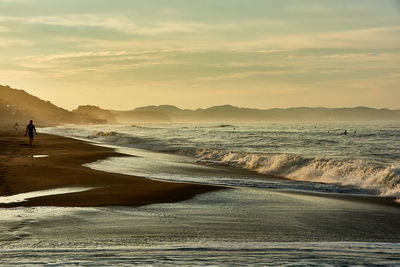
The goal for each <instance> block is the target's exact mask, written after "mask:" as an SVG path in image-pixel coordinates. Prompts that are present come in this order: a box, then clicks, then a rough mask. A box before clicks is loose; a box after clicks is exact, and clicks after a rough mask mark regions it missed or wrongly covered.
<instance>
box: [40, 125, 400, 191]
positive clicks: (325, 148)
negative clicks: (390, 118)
mask: <svg viewBox="0 0 400 267" xmlns="http://www.w3.org/2000/svg"><path fill="white" fill-rule="evenodd" d="M42 131H43V132H47V133H52V134H59V135H63V136H70V137H74V138H80V139H84V140H90V141H93V142H98V143H100V144H108V145H114V146H118V147H121V148H136V149H141V150H144V151H142V152H141V153H146V151H153V152H162V153H168V154H171V155H179V156H186V158H181V159H177V158H176V159H175V160H177V161H183V162H186V163H187V162H190V163H195V164H200V165H205V166H226V167H232V168H236V169H245V170H250V171H252V172H254V173H258V174H262V175H265V176H268V177H269V179H266V178H265V177H264V178H265V179H257V180H252V179H219V180H218V179H217V178H215V177H214V178H213V179H209V177H202V176H201V175H200V176H198V177H194V176H193V174H192V173H188V174H187V175H185V173H182V172H178V173H173V174H171V173H168V172H163V171H162V170H154V169H152V168H148V169H147V170H143V171H144V172H138V171H136V172H135V171H134V170H133V168H132V165H135V163H132V162H131V161H132V160H129V159H126V158H113V159H108V160H105V161H100V162H97V163H96V164H91V165H90V166H92V167H93V168H97V169H102V170H108V171H111V172H123V173H125V174H134V175H146V177H148V176H150V177H152V178H158V179H165V180H179V181H190V182H194V181H196V182H200V183H211V184H217V185H230V186H245V185H246V186H250V187H261V188H263V187H264V188H265V187H268V188H271V187H273V188H277V189H288V190H291V189H293V190H307V191H309V190H311V191H318V192H324V193H346V194H367V195H376V196H382V197H393V198H400V123H398V122H365V123H362V122H293V123H290V122H283V123H278V122H274V123H263V124H261V123H258V124H244V123H237V124H217V123H208V124H135V125H93V126H84V127H55V128H46V129H42ZM345 131H346V132H347V134H344V132H345ZM137 153H139V152H137ZM128 154H129V153H128ZM113 166H114V167H115V166H118V170H113V169H112V168H113ZM133 172H135V173H133ZM273 178H286V179H287V180H283V181H282V180H278V179H273Z"/></svg>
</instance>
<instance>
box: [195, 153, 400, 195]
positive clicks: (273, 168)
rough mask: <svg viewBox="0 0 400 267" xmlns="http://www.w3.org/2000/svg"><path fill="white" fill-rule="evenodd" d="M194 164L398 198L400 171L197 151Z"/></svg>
mask: <svg viewBox="0 0 400 267" xmlns="http://www.w3.org/2000/svg"><path fill="white" fill-rule="evenodd" d="M196 158H197V162H199V163H205V164H220V165H226V166H232V167H235V168H243V169H248V170H252V171H256V172H258V173H262V174H269V175H274V176H280V177H284V178H289V179H293V180H298V181H310V182H323V183H336V184H340V185H351V186H357V187H360V188H365V189H374V190H377V191H378V192H379V194H380V195H381V196H390V197H396V198H400V167H399V166H395V165H390V166H385V165H383V164H377V163H369V162H365V161H363V160H355V161H347V160H339V159H328V158H324V157H315V158H306V157H301V156H298V155H291V154H260V153H244V152H232V151H223V150H219V151H218V150H211V149H200V150H198V151H197V152H196Z"/></svg>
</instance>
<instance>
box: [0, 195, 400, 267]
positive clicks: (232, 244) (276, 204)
mask: <svg viewBox="0 0 400 267" xmlns="http://www.w3.org/2000/svg"><path fill="white" fill-rule="evenodd" d="M399 216H400V209H398V208H396V207H390V206H382V205H377V204H370V203H362V202H353V201H347V200H338V199H329V198H324V197H318V196H314V197H310V196H305V195H299V194H288V193H279V192H275V191H270V190H265V189H249V188H243V189H231V190H225V191H218V192H211V193H206V194H202V195H198V196H196V197H195V198H194V199H191V200H187V201H183V202H180V203H172V204H155V205H149V206H145V207H139V208H132V207H104V208H52V207H38V208H13V209H0V218H1V219H0V228H1V231H0V247H1V251H2V257H1V263H2V264H9V265H13V264H17V263H18V264H22V263H24V264H38V265H40V264H44V263H48V264H59V265H67V264H70V265H73V264H79V265H95V266H96V265H99V264H100V265H122V264H127V265H128V264H136V265H146V264H147V265H168V266H173V265H184V266H185V265H196V266H209V265H214V266H215V265H217V266H232V265H235V266H244V265H258V266H265V265H271V266H292V265H293V264H296V265H302V266H309V265H315V266H321V265H322V264H325V265H327V266H330V265H338V264H342V265H351V264H353V265H357V266H363V265H365V266H367V265H370V266H371V265H378V264H385V265H392V266H396V265H398V264H399V263H400V261H399V256H400V245H399V243H398V242H399V241H400V233H399V232H398V231H397V230H398V229H399V227H400V222H399V220H397V219H396V218H399Z"/></svg>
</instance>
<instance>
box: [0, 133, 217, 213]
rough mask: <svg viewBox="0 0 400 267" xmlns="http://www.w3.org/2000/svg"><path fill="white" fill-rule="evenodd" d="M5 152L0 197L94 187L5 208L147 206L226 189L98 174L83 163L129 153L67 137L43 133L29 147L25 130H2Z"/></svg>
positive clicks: (0, 141)
mask: <svg viewBox="0 0 400 267" xmlns="http://www.w3.org/2000/svg"><path fill="white" fill-rule="evenodd" d="M0 151H1V152H0V196H10V195H16V194H21V193H28V192H34V191H41V190H48V189H57V188H65V187H93V188H94V189H90V190H87V191H83V192H77V193H67V194H57V195H48V196H41V197H35V198H29V199H27V200H26V201H23V202H15V203H7V204H5V203H3V204H1V203H0V208H10V207H20V206H24V207H35V206H58V207H98V206H142V205H148V204H155V203H171V202H178V201H183V200H187V199H190V198H192V197H194V196H195V195H197V194H201V193H206V192H210V191H215V190H221V189H224V187H220V186H210V185H199V184H190V183H174V182H161V181H155V180H151V179H147V178H145V177H136V176H131V175H122V174H115V173H107V172H102V171H96V170H93V169H90V168H88V167H84V166H82V164H84V163H89V162H94V161H96V160H100V159H105V158H108V157H116V156H126V155H123V154H120V153H117V152H115V151H114V149H111V148H105V147H101V146H96V145H92V144H89V143H86V142H84V141H79V140H75V139H72V138H67V137H61V136H55V135H48V134H40V133H39V134H38V136H36V137H35V140H34V143H33V147H29V145H28V140H27V137H25V136H24V135H23V132H22V131H21V130H20V131H18V132H15V131H12V130H10V131H6V130H4V129H1V130H0ZM35 155H48V157H45V156H44V157H34V156H35Z"/></svg>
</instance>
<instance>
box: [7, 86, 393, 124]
mask: <svg viewBox="0 0 400 267" xmlns="http://www.w3.org/2000/svg"><path fill="white" fill-rule="evenodd" d="M30 119H33V120H34V121H35V122H36V123H37V124H42V125H57V124H67V123H74V124H89V123H91V124H95V123H138V122H263V121H317V120H319V121H321V120H324V121H371V120H375V121H381V120H386V121H390V120H393V121H398V120H400V110H390V109H375V108H368V107H354V108H323V107H318V108H309V107H296V108H285V109H281V108H274V109H267V110H262V109H254V108H239V107H235V106H231V105H223V106H214V107H210V108H206V109H196V110H189V109H180V108H178V107H175V106H171V105H160V106H146V107H140V108H136V109H133V110H129V111H116V110H106V109H102V108H100V107H97V106H89V105H86V106H79V107H78V108H77V109H75V110H73V111H68V110H65V109H62V108H60V107H57V106H55V105H54V104H52V103H50V102H49V101H44V100H41V99H39V98H37V97H35V96H32V95H30V94H28V93H26V92H25V91H23V90H17V89H12V88H10V87H8V86H1V85H0V123H1V124H5V123H7V124H9V123H15V122H24V123H27V121H29V120H30Z"/></svg>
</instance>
